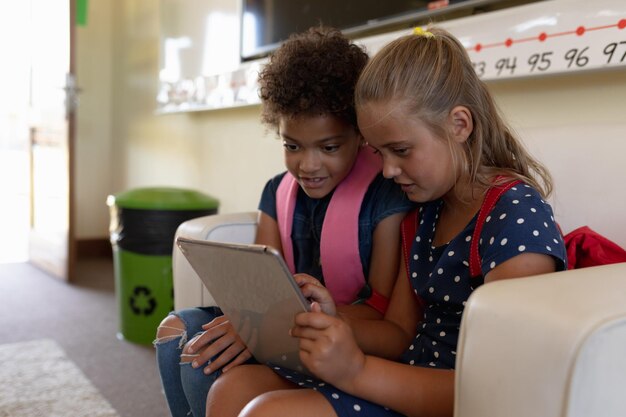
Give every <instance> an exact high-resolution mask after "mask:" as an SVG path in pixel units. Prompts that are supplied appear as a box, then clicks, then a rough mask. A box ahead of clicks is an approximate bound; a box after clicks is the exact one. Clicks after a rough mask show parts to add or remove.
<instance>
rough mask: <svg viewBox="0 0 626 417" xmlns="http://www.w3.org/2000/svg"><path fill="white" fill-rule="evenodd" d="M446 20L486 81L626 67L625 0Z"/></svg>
mask: <svg viewBox="0 0 626 417" xmlns="http://www.w3.org/2000/svg"><path fill="white" fill-rule="evenodd" d="M491 17H493V16H489V15H488V14H486V15H485V16H478V17H474V18H473V19H471V20H470V19H462V20H459V21H455V22H448V24H444V26H446V27H447V28H448V29H449V30H450V31H451V32H452V33H454V34H455V35H456V36H457V37H458V38H459V39H460V40H461V42H462V43H463V44H464V46H465V47H466V48H467V51H468V54H469V55H470V58H471V60H472V63H473V65H474V69H475V70H476V72H477V74H478V75H479V76H480V77H481V78H482V79H484V80H496V79H503V78H511V77H526V76H536V75H545V74H553V73H566V72H572V71H581V70H593V69H605V68H614V67H615V68H616V67H625V66H626V1H623V0H611V1H597V2H590V1H586V0H567V1H564V0H554V1H546V2H540V3H535V4H533V5H532V6H530V7H521V8H518V9H516V10H511V11H505V12H504V13H501V14H499V15H498V19H495V20H494V19H490V18H491Z"/></svg>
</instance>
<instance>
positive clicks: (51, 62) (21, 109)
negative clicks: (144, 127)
mask: <svg viewBox="0 0 626 417" xmlns="http://www.w3.org/2000/svg"><path fill="white" fill-rule="evenodd" d="M73 10H74V6H73V2H72V0H54V1H49V0H28V1H24V2H17V3H15V2H11V3H8V4H7V2H3V3H2V4H0V51H2V58H3V62H5V63H10V64H9V65H3V66H2V68H1V69H0V82H2V94H0V193H1V195H2V197H1V198H0V201H1V203H0V205H1V207H0V209H1V211H0V262H24V261H26V260H28V261H30V262H31V263H33V264H35V265H37V266H39V267H40V268H42V269H44V270H46V271H47V272H49V273H50V274H51V275H54V276H57V277H59V278H61V279H64V280H68V279H69V278H70V277H71V269H72V268H71V266H72V262H71V261H72V260H71V254H72V251H71V250H70V248H71V247H72V238H71V237H72V233H71V227H70V226H71V224H72V221H71V220H72V217H71V204H70V202H71V191H72V187H71V172H70V171H71V166H72V164H71V154H72V146H71V143H72V142H71V138H70V136H71V130H72V126H73V114H74V113H73V108H71V106H66V105H67V104H73V103H74V101H73V97H72V96H71V94H67V92H68V91H69V90H71V88H69V87H68V86H71V85H72V84H71V83H70V81H71V80H73V78H72V75H71V74H72V73H73V68H72V65H71V62H72V58H71V57H72V49H71V39H72V34H71V33H72V30H73V27H72V22H73V19H72V16H73ZM68 80H69V81H68Z"/></svg>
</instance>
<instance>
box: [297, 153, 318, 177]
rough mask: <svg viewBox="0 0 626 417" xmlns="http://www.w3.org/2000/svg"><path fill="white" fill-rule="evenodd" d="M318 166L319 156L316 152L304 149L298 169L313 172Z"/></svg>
mask: <svg viewBox="0 0 626 417" xmlns="http://www.w3.org/2000/svg"><path fill="white" fill-rule="evenodd" d="M319 168H320V157H319V155H318V153H317V152H315V151H312V150H309V151H305V152H304V155H302V159H301V160H300V169H301V170H302V171H303V172H309V173H310V172H315V171H317V170H318V169H319Z"/></svg>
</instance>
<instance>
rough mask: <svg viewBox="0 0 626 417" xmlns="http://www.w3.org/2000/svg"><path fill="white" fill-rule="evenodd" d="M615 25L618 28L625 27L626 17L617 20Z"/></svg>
mask: <svg viewBox="0 0 626 417" xmlns="http://www.w3.org/2000/svg"><path fill="white" fill-rule="evenodd" d="M617 27H618V29H624V28H626V19H622V20H620V21H619V22H617Z"/></svg>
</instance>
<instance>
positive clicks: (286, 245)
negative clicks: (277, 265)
mask: <svg viewBox="0 0 626 417" xmlns="http://www.w3.org/2000/svg"><path fill="white" fill-rule="evenodd" d="M299 187H300V186H299V185H298V181H296V179H295V178H294V177H293V175H291V174H290V173H289V172H287V173H286V174H285V175H284V176H283V179H282V180H281V181H280V184H279V185H278V188H277V189H276V222H277V223H278V233H279V234H280V243H281V244H282V249H283V258H285V263H286V264H287V267H289V271H291V273H292V274H295V273H296V265H295V261H294V256H293V243H292V242H291V230H292V228H293V213H294V211H295V209H296V196H297V195H298V188H299Z"/></svg>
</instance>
